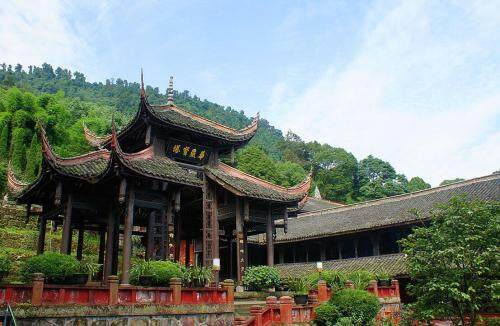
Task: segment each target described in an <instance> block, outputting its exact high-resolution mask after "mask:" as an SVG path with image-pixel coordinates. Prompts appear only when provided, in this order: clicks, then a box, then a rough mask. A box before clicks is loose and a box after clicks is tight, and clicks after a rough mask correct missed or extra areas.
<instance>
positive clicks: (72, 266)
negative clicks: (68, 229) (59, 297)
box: [20, 252, 80, 284]
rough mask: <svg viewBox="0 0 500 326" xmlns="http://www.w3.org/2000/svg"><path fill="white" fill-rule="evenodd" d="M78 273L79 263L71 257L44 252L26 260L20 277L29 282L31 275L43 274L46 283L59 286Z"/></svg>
mask: <svg viewBox="0 0 500 326" xmlns="http://www.w3.org/2000/svg"><path fill="white" fill-rule="evenodd" d="M79 271H80V262H79V261H78V260H77V259H76V258H75V257H73V256H69V255H64V254H60V253H56V252H45V253H43V254H41V255H38V256H34V257H31V258H29V259H28V260H26V262H25V263H24V265H23V266H22V267H21V271H20V274H21V277H22V279H23V280H24V281H26V282H29V281H31V278H32V276H33V273H43V274H44V276H45V280H46V282H47V283H52V284H60V283H64V281H65V280H66V279H67V278H68V277H70V276H73V275H74V274H76V273H78V272H79Z"/></svg>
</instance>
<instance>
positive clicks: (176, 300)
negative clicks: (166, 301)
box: [170, 277, 182, 305]
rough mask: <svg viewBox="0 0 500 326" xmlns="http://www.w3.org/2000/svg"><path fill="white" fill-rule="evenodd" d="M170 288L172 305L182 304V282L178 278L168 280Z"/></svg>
mask: <svg viewBox="0 0 500 326" xmlns="http://www.w3.org/2000/svg"><path fill="white" fill-rule="evenodd" d="M170 287H171V288H172V299H173V304H174V305H180V304H181V303H182V280H181V279H180V278H178V277H173V278H171V279H170Z"/></svg>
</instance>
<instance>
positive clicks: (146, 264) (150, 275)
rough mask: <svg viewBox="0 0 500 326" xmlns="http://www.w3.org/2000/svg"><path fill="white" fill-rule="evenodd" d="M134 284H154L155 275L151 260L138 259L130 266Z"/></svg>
mask: <svg viewBox="0 0 500 326" xmlns="http://www.w3.org/2000/svg"><path fill="white" fill-rule="evenodd" d="M130 277H131V281H132V284H135V285H142V286H153V284H154V280H155V276H154V272H153V268H152V265H151V261H138V262H136V263H135V264H134V265H133V266H132V268H130Z"/></svg>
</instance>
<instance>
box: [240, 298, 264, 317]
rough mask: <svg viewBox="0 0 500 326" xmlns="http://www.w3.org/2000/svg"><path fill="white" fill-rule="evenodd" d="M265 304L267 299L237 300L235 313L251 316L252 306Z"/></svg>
mask: <svg viewBox="0 0 500 326" xmlns="http://www.w3.org/2000/svg"><path fill="white" fill-rule="evenodd" d="M265 304H266V302H265V301H260V300H235V301H234V313H235V315H236V316H250V308H251V307H252V306H264V305H265Z"/></svg>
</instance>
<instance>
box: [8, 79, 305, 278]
mask: <svg viewBox="0 0 500 326" xmlns="http://www.w3.org/2000/svg"><path fill="white" fill-rule="evenodd" d="M258 124H259V117H258V115H257V117H255V119H253V121H252V122H251V123H250V124H249V125H248V126H247V127H245V128H243V129H241V130H236V129H233V128H229V127H227V126H224V125H221V124H219V123H216V122H214V121H211V120H208V119H206V118H203V117H201V116H198V115H195V114H193V113H190V112H187V111H185V110H183V109H181V108H179V107H177V106H176V105H175V104H174V99H173V82H172V78H171V79H170V83H169V89H168V101H167V103H166V104H165V105H151V104H150V103H149V102H148V97H147V94H146V92H145V89H144V83H143V78H142V73H141V91H140V104H139V109H138V111H137V113H136V115H135V117H134V118H133V119H132V120H131V122H130V123H129V124H128V125H127V126H125V127H124V128H122V129H121V130H119V131H117V130H115V127H114V123H113V127H112V133H111V134H110V135H107V136H96V135H94V134H93V133H92V132H91V131H90V130H89V129H88V128H86V127H85V128H84V133H85V137H86V138H87V140H88V141H89V143H90V144H91V145H93V146H94V147H95V148H96V149H95V151H92V152H90V153H87V154H84V155H81V156H77V157H71V158H62V157H59V156H58V155H57V154H56V153H54V151H53V149H52V147H51V145H50V142H49V139H48V137H47V135H46V133H45V131H44V130H43V128H40V138H41V144H42V151H43V160H42V168H41V173H40V175H39V176H38V178H37V179H36V180H35V181H34V182H32V183H31V184H25V183H22V182H20V181H19V180H18V179H16V177H15V175H14V173H13V172H12V171H11V170H10V169H9V173H8V185H9V188H10V191H11V192H13V193H14V194H15V197H16V200H17V202H18V203H19V204H26V205H27V212H28V216H30V215H32V216H35V215H34V214H32V212H33V210H32V209H30V208H31V207H32V206H33V205H37V206H41V207H42V210H41V213H40V214H37V217H38V219H39V225H40V227H39V236H38V253H42V252H43V251H44V249H45V232H46V229H47V223H48V222H49V221H52V222H53V224H55V225H56V226H57V227H60V228H62V242H61V247H60V251H61V252H62V253H66V254H70V253H71V252H72V250H71V244H72V234H73V230H77V233H78V240H77V248H76V255H77V258H78V259H81V258H82V248H83V242H84V233H85V232H86V231H92V232H97V233H99V234H100V246H99V253H98V260H99V262H100V263H102V264H103V265H104V272H103V277H104V279H106V278H107V277H108V276H110V275H117V274H118V273H119V274H120V275H121V283H122V284H128V283H129V281H130V274H129V269H130V267H131V257H132V250H133V245H132V235H138V236H140V237H141V239H142V241H143V243H144V244H145V248H146V253H145V255H146V257H145V258H146V259H163V260H165V259H169V260H175V261H179V262H181V263H184V264H186V265H188V264H192V265H199V266H209V267H210V266H212V265H213V263H215V264H216V265H217V262H218V261H220V272H216V273H215V274H216V275H215V276H216V277H217V278H223V277H224V278H225V277H234V278H235V279H237V281H238V282H239V283H241V281H242V275H243V272H244V270H245V267H246V266H247V262H248V242H247V238H248V237H249V236H252V235H255V234H261V233H265V234H266V236H265V237H266V245H265V247H266V249H265V256H266V257H267V258H266V259H265V263H266V264H268V265H273V264H274V256H275V255H274V251H275V250H274V244H273V243H274V238H275V236H276V234H277V230H284V232H286V231H287V226H288V220H289V218H288V217H289V215H290V217H292V216H294V215H296V214H297V211H298V209H299V208H300V207H301V205H303V203H305V201H306V200H307V193H308V191H309V188H310V185H311V176H308V177H307V178H306V180H304V181H303V182H302V183H301V184H298V185H297V186H295V187H291V188H285V187H281V186H277V185H274V184H272V183H269V182H267V181H264V180H261V179H259V178H256V177H254V176H251V175H249V174H246V173H244V172H242V171H239V170H237V169H236V168H234V167H232V166H231V165H230V164H224V163H222V162H221V161H220V157H221V156H223V155H225V156H227V157H229V161H231V162H232V163H234V152H235V150H236V149H238V148H240V147H242V146H245V144H246V143H248V141H250V139H252V137H253V136H254V135H255V133H256V132H257V128H258ZM119 256H121V259H120V264H119V259H118V257H119ZM214 270H217V268H214ZM219 274H220V275H219Z"/></svg>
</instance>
